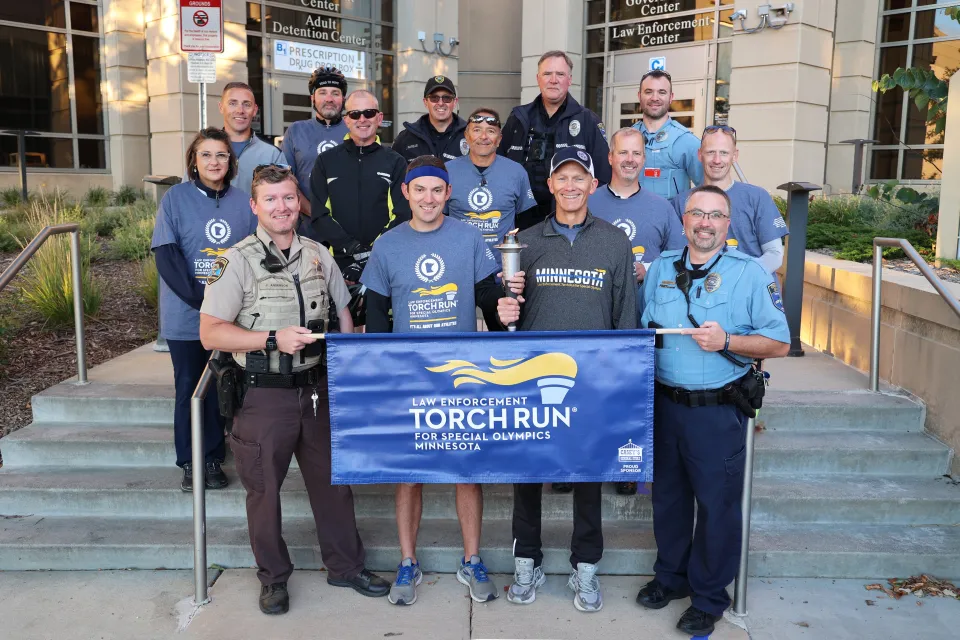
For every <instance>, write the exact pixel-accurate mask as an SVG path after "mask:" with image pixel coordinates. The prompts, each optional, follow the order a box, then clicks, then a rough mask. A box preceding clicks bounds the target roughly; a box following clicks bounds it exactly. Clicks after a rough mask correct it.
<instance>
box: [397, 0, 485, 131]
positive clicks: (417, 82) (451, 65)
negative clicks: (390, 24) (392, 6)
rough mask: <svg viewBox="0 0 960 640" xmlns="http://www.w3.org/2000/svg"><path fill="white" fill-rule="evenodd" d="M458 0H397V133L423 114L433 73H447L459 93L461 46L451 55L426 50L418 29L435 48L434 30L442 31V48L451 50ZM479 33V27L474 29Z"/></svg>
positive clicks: (454, 33) (456, 21)
mask: <svg viewBox="0 0 960 640" xmlns="http://www.w3.org/2000/svg"><path fill="white" fill-rule="evenodd" d="M459 4H460V3H459V2H458V0H435V1H434V2H423V1H422V0H397V22H396V25H397V26H396V30H397V31H396V37H397V57H396V60H395V65H396V66H395V70H394V74H395V76H396V78H397V122H396V123H395V126H394V129H393V131H394V135H397V134H399V133H400V132H401V131H403V123H404V122H405V121H411V120H416V119H417V118H419V117H420V116H422V115H423V113H424V109H423V86H424V84H425V83H426V82H427V80H428V79H429V78H431V77H432V76H446V77H448V78H450V79H451V80H452V81H453V84H454V86H456V87H457V92H458V93H459V86H460V85H459V82H458V77H457V71H458V70H459V54H460V51H459V47H458V48H457V49H454V51H453V55H452V56H441V55H439V54H437V53H424V51H423V45H421V44H420V40H419V39H418V38H417V32H418V31H423V32H424V33H425V34H426V48H427V50H428V51H433V46H434V45H433V34H434V33H442V34H443V50H444V51H449V50H450V44H449V41H450V38H451V37H456V38H458V39H459V38H461V34H460V33H459V11H460V7H459ZM474 33H478V31H476V30H475V31H474Z"/></svg>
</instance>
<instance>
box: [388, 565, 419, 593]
mask: <svg viewBox="0 0 960 640" xmlns="http://www.w3.org/2000/svg"><path fill="white" fill-rule="evenodd" d="M421 582H423V573H422V572H421V571H420V563H419V562H418V563H416V564H414V563H413V559H412V558H404V559H403V562H401V563H400V565H399V566H398V567H397V579H396V580H394V581H393V585H392V586H391V587H390V594H389V595H388V596H387V600H388V601H389V602H390V604H413V603H414V602H416V601H417V586H419V584H420V583H421Z"/></svg>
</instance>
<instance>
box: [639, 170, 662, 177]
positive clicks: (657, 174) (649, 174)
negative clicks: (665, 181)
mask: <svg viewBox="0 0 960 640" xmlns="http://www.w3.org/2000/svg"><path fill="white" fill-rule="evenodd" d="M643 177H644V178H659V177H660V169H644V170H643Z"/></svg>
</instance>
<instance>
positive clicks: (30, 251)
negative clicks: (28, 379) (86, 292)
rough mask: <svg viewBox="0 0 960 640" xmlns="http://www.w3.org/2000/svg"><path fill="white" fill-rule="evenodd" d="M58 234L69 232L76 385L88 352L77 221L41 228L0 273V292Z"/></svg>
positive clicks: (82, 381) (84, 375) (83, 377)
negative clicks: (47, 241) (84, 330)
mask: <svg viewBox="0 0 960 640" xmlns="http://www.w3.org/2000/svg"><path fill="white" fill-rule="evenodd" d="M61 233H69V234H70V266H71V271H72V277H73V283H72V284H73V325H74V330H75V332H76V338H77V384H87V352H86V349H85V347H84V345H85V342H84V335H83V290H82V289H83V282H82V280H81V279H80V225H79V224H78V223H76V222H68V223H65V224H55V225H51V226H49V227H44V228H43V229H42V230H41V231H40V233H38V234H37V236H36V237H35V238H34V239H33V240H31V241H30V244H28V245H27V246H26V247H24V249H23V251H21V252H20V255H18V256H17V257H16V258H14V260H13V262H12V263H11V264H10V266H9V267H7V268H6V270H5V271H4V272H3V273H0V291H3V289H4V288H5V287H6V286H7V285H8V284H10V281H11V280H13V279H14V277H16V275H17V274H18V273H19V272H20V270H21V269H23V267H24V265H26V264H27V262H28V261H29V260H30V258H32V257H33V255H34V254H35V253H36V252H37V251H38V250H39V249H40V247H41V246H42V245H43V243H44V242H46V240H47V238H49V237H50V236H54V235H58V234H61Z"/></svg>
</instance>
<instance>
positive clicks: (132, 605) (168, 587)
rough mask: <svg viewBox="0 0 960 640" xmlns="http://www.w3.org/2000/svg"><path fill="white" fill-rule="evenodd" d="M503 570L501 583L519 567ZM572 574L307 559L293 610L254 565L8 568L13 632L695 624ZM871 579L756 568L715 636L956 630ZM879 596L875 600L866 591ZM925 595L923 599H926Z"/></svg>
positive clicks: (943, 617)
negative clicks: (535, 575)
mask: <svg viewBox="0 0 960 640" xmlns="http://www.w3.org/2000/svg"><path fill="white" fill-rule="evenodd" d="M494 579H495V580H496V581H497V584H498V585H499V586H500V587H501V588H502V587H503V585H505V584H507V580H508V579H509V576H503V575H498V576H495V577H494ZM565 581H566V579H565V578H564V577H562V576H553V575H551V576H548V578H547V584H546V586H545V587H543V588H542V589H541V590H540V591H539V592H538V597H537V601H536V602H535V603H534V604H532V605H529V606H526V607H521V606H516V605H512V604H509V603H508V602H506V600H505V599H503V598H501V599H500V600H498V601H496V602H494V603H492V604H477V603H474V602H472V601H471V600H470V599H469V598H468V597H466V590H465V588H464V587H463V586H462V585H460V584H459V583H458V582H457V580H456V577H455V576H454V575H450V574H427V575H425V576H424V582H423V584H422V585H421V587H420V589H419V590H418V600H417V604H416V605H414V606H412V607H394V606H390V605H389V604H388V603H387V602H386V599H372V598H364V597H362V596H360V595H357V594H355V593H354V592H353V591H351V590H348V589H337V588H333V587H329V586H327V584H326V574H325V573H323V572H318V571H297V572H294V574H293V577H292V578H291V580H290V593H291V610H290V613H288V614H286V615H283V616H277V617H272V616H265V615H263V614H261V613H260V612H259V610H258V609H257V596H258V595H259V583H258V582H257V579H256V575H255V572H254V571H253V570H252V569H241V570H228V571H226V572H224V573H223V574H222V575H221V576H220V577H219V579H218V580H217V581H216V584H214V586H213V588H212V589H211V592H210V594H211V597H212V602H211V603H210V604H208V605H206V606H204V607H202V608H201V609H200V610H199V611H197V610H196V609H195V607H193V606H192V604H191V598H192V589H193V574H192V572H189V571H101V572H69V571H65V572H0V593H3V594H4V598H3V599H2V600H0V620H2V629H3V633H2V636H3V637H4V638H16V639H17V640H33V639H41V638H42V639H59V638H71V639H72V638H103V639H104V640H120V639H124V640H126V639H129V638H137V639H138V640H147V639H150V640H152V639H163V638H197V639H201V638H203V639H209V638H236V639H238V640H244V639H246V638H256V639H257V640H273V639H277V640H294V639H298V638H311V639H312V638H323V639H324V640H341V639H343V640H347V639H349V640H366V639H368V638H369V639H374V638H400V639H401V640H410V639H416V640H419V639H421V638H429V639H430V640H448V639H449V640H467V639H477V640H481V639H488V640H493V639H507V638H512V639H519V638H524V639H529V640H533V639H546V638H551V639H558V640H559V639H564V640H566V639H570V640H574V639H581V638H623V639H624V640H627V639H629V640H654V639H656V640H660V639H667V640H669V639H670V638H677V639H678V640H684V639H685V638H687V636H684V635H682V634H680V633H679V632H678V631H677V630H676V629H675V628H674V625H675V624H676V621H677V619H678V618H679V616H680V613H681V612H682V611H683V609H684V608H686V607H687V606H688V602H687V601H680V602H673V603H671V605H670V606H669V607H667V608H666V609H663V610H661V611H647V610H645V609H642V608H640V607H639V606H637V605H636V604H635V603H634V598H635V596H636V591H637V589H638V588H639V586H640V585H642V584H643V583H644V582H645V581H646V578H643V577H639V576H637V577H611V576H605V577H603V578H602V579H601V584H602V587H603V594H604V608H603V610H602V611H601V612H599V613H596V614H584V613H580V612H578V611H576V610H575V609H574V608H573V605H572V603H571V595H570V592H569V591H568V590H567V589H566V586H565ZM870 582H876V581H875V580H874V581H871V580H836V581H834V580H770V579H762V580H761V579H751V581H750V591H749V604H750V615H749V616H748V617H747V618H746V626H747V630H748V631H744V630H743V629H741V628H738V627H737V626H735V625H734V624H732V623H731V622H728V621H727V620H724V621H722V622H721V623H720V624H718V625H717V630H716V631H715V632H714V633H713V634H712V635H711V636H710V638H711V640H728V639H729V640H747V639H748V638H749V639H750V640H809V639H814V638H816V639H818V640H819V639H826V638H829V639H830V640H862V639H863V638H870V639H871V640H888V639H889V640H914V639H920V638H924V639H927V638H929V639H939V638H949V637H955V636H956V630H957V629H958V628H960V602H958V601H956V600H947V599H943V598H925V599H923V600H917V599H916V598H914V597H913V596H907V597H904V598H903V599H901V600H899V601H892V600H888V599H886V598H885V597H884V596H883V594H879V595H878V594H877V592H869V591H865V590H864V588H863V587H864V585H865V584H869V583H870ZM867 600H870V601H873V602H874V603H875V604H874V605H869V606H868V605H867V603H866V601H867ZM918 602H920V603H922V606H917V603H918Z"/></svg>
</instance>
